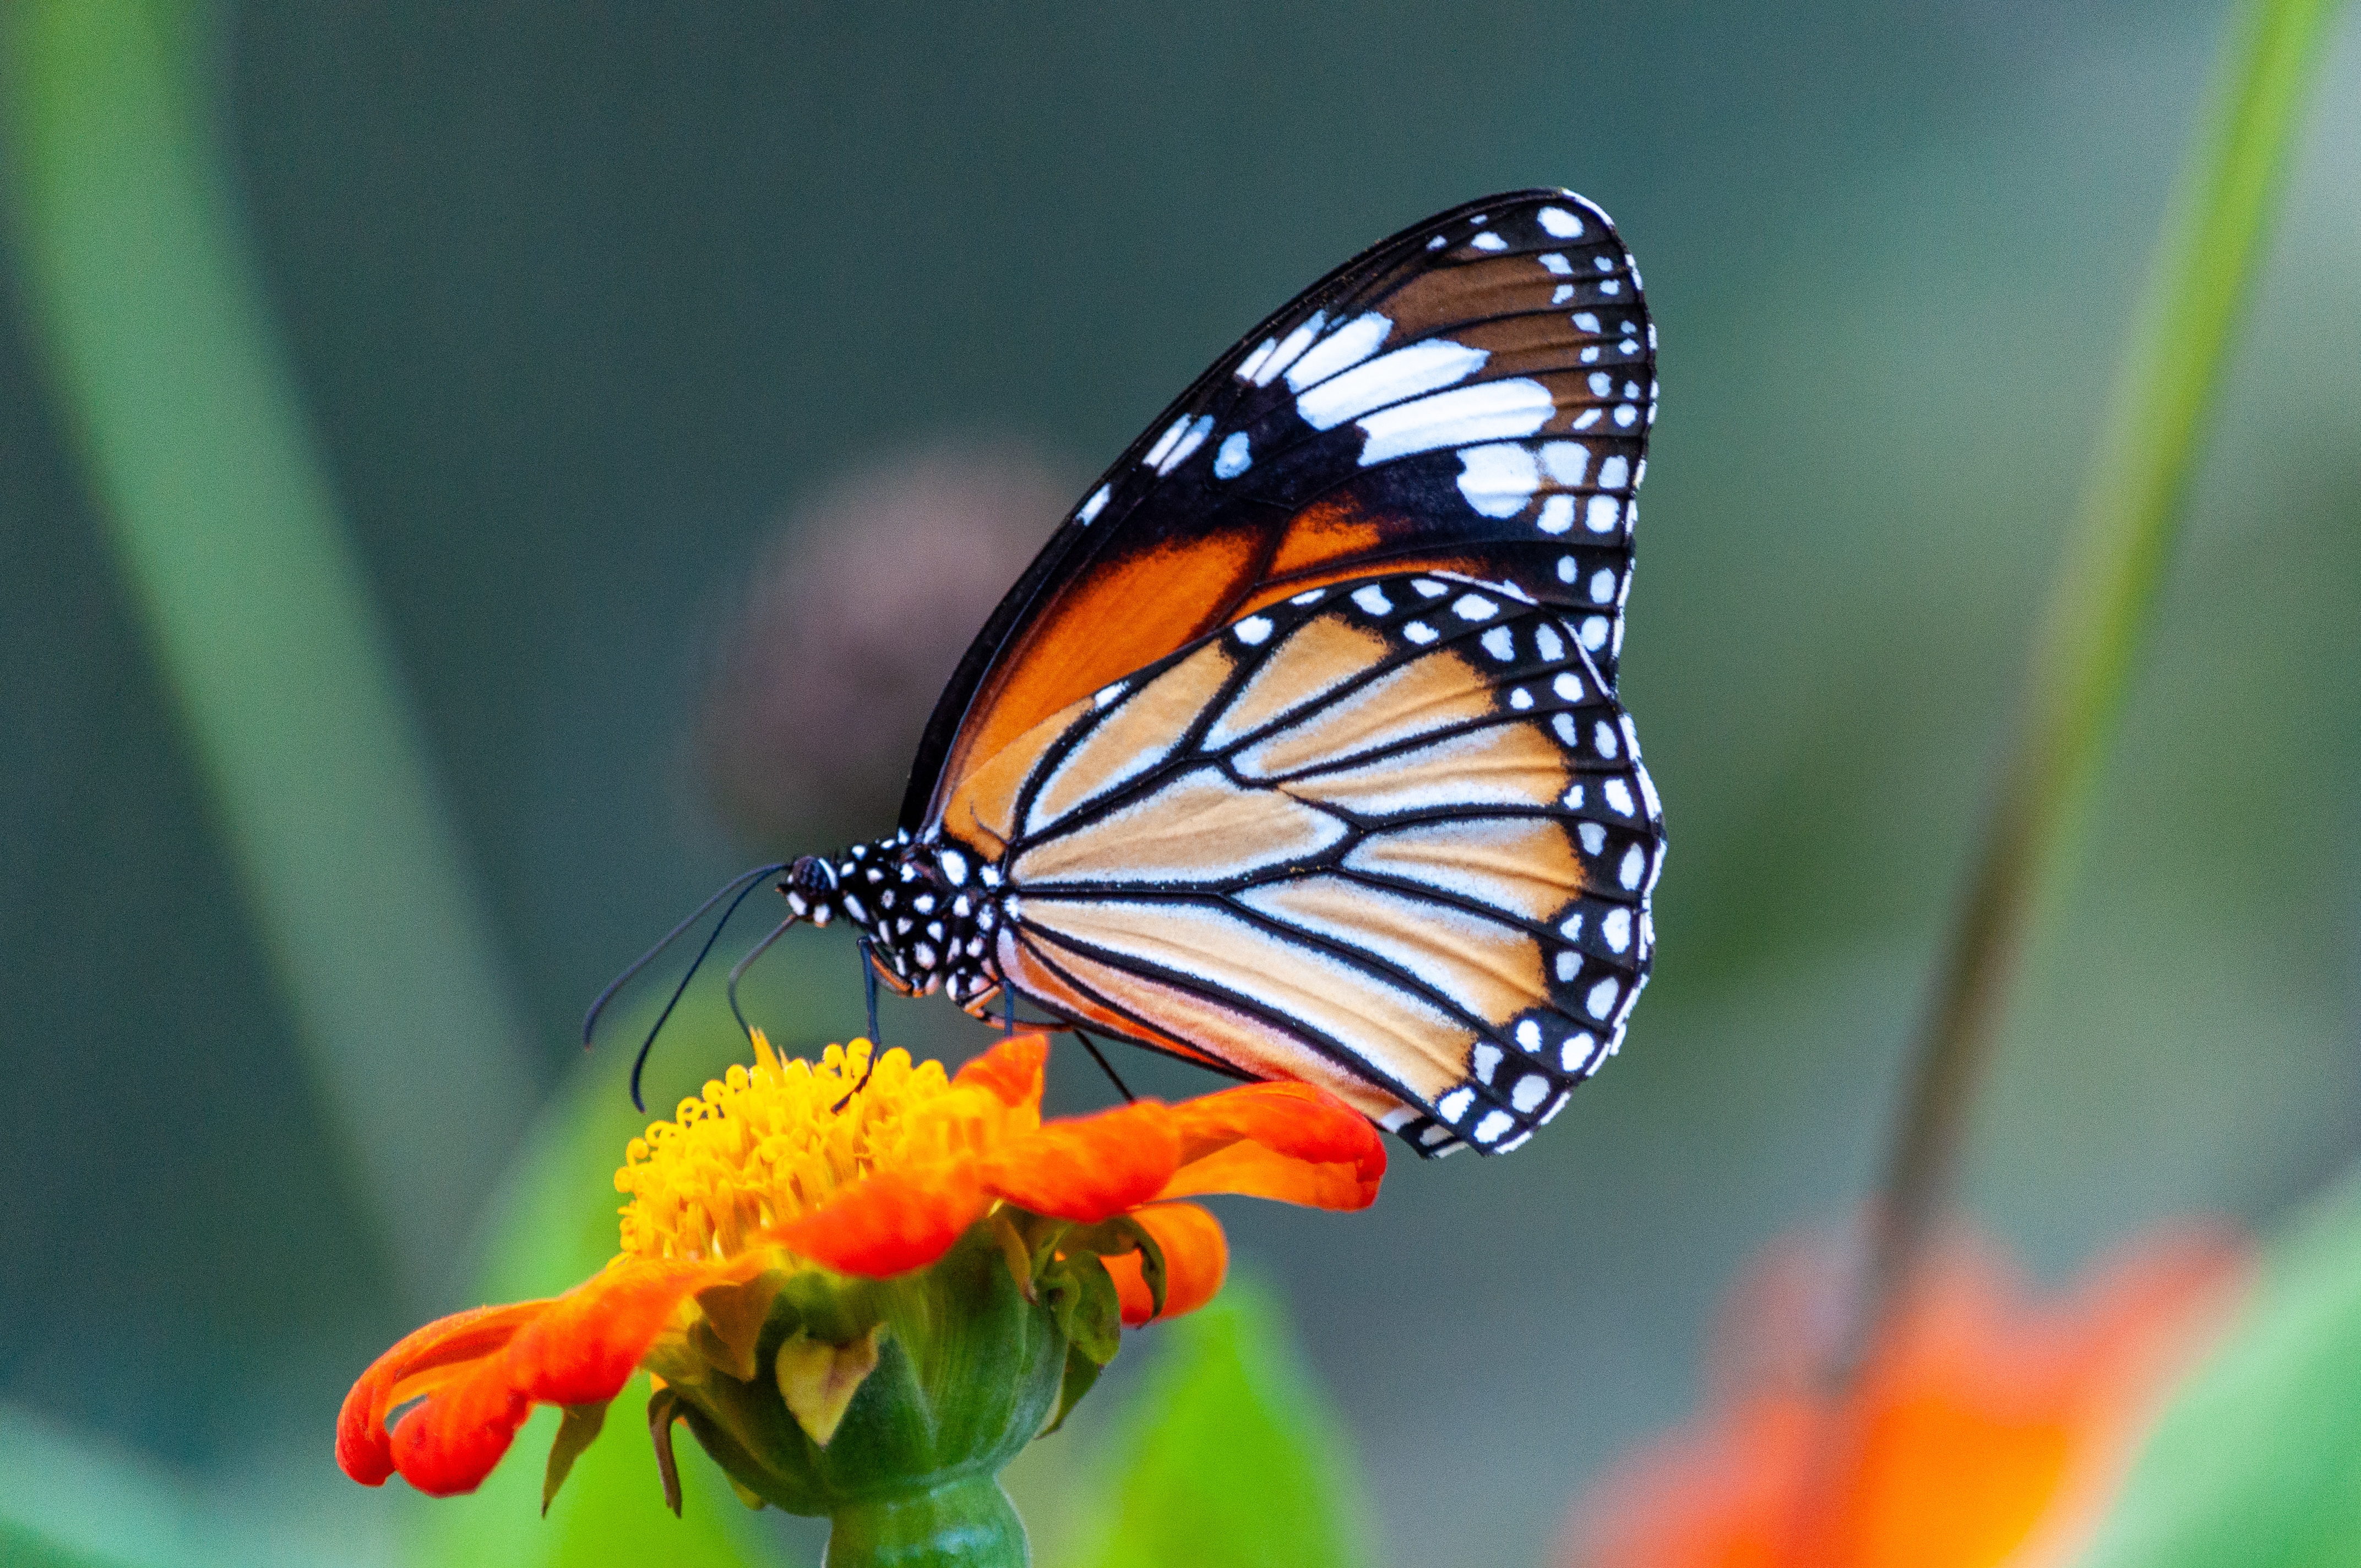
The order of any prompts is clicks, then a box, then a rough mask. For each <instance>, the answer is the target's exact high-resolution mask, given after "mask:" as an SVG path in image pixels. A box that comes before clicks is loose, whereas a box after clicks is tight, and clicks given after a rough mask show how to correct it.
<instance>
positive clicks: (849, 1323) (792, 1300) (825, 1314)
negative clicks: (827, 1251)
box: [770, 1268, 885, 1344]
mask: <svg viewBox="0 0 2361 1568" xmlns="http://www.w3.org/2000/svg"><path fill="white" fill-rule="evenodd" d="M879 1283H880V1282H879V1281H877V1280H873V1279H859V1278H854V1277H849V1276H846V1275H841V1274H830V1273H829V1272H828V1271H827V1270H826V1269H821V1268H803V1269H798V1270H797V1271H796V1273H794V1274H793V1275H791V1276H789V1277H788V1278H787V1281H786V1283H785V1285H783V1286H781V1287H780V1288H779V1296H778V1300H777V1302H776V1303H774V1306H773V1308H772V1312H771V1320H770V1327H771V1328H772V1329H773V1330H774V1331H775V1330H776V1329H778V1328H779V1327H781V1326H783V1325H784V1326H785V1328H786V1330H787V1332H789V1333H793V1332H795V1330H796V1329H797V1328H800V1329H802V1330H803V1332H806V1333H807V1334H809V1335H811V1337H812V1338H814V1339H816V1340H825V1341H827V1342H828V1343H829V1344H851V1343H852V1342H853V1341H854V1340H857V1339H860V1338H862V1337H863V1336H865V1335H866V1334H867V1333H868V1332H869V1331H870V1330H872V1329H873V1328H875V1327H876V1326H877V1325H878V1324H879V1323H880V1322H882V1321H884V1317H885V1299H884V1292H883V1291H882V1290H880V1289H879V1288H878V1287H879ZM782 1307H784V1308H785V1312H782V1311H781V1310H780V1309H781V1308H782ZM789 1314H792V1316H791V1317H790V1316H789Z"/></svg>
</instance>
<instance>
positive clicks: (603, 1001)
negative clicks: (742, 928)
mask: <svg viewBox="0 0 2361 1568" xmlns="http://www.w3.org/2000/svg"><path fill="white" fill-rule="evenodd" d="M786 869H787V868H786V865H785V862H784V861H782V862H781V863H780V864H778V865H775V866H756V867H755V868H754V869H753V870H752V871H751V872H739V873H738V874H737V875H736V876H734V877H731V878H730V880H729V881H728V882H726V883H722V884H721V891H720V892H719V893H717V894H714V895H713V896H712V897H710V898H708V899H707V900H706V901H705V902H704V903H702V904H700V905H697V907H696V908H695V909H692V910H690V911H689V912H688V915H687V916H686V917H685V918H684V919H683V920H682V921H681V923H680V924H679V925H677V926H675V927H673V928H672V929H671V930H669V931H667V932H665V933H664V939H663V940H661V941H659V942H658V943H657V944H656V945H655V946H654V947H653V948H649V949H648V950H647V951H646V952H644V953H642V954H641V955H640V956H639V957H638V958H636V959H632V960H631V967H630V968H628V969H626V970H624V971H623V972H622V973H620V974H619V975H617V976H616V977H615V978H614V979H613V980H610V981H608V982H607V989H606V990H604V991H602V992H599V993H598V1001H596V1002H593V1003H591V1004H590V1011H589V1012H588V1013H586V1014H583V1015H582V1048H583V1049H584V1050H586V1051H587V1050H588V1049H589V1048H590V1037H591V1036H593V1035H594V1034H596V1033H597V1032H598V1017H599V1014H603V1013H604V1012H606V1011H607V1003H609V1002H612V1001H614V1000H615V993H616V992H619V991H620V990H622V989H623V987H625V986H627V985H629V984H631V981H632V979H633V977H635V976H636V975H638V973H639V972H640V971H641V970H643V969H645V968H647V967H648V966H649V965H650V964H652V963H653V962H655V961H656V959H660V958H662V957H663V956H664V949H665V948H669V947H671V946H672V945H673V944H674V943H675V942H677V941H679V940H680V936H681V933H682V932H684V931H686V930H687V929H688V928H689V927H691V926H694V925H696V924H697V922H698V921H699V920H702V919H703V918H705V914H706V911H708V910H709V909H711V908H712V907H713V906H714V905H717V904H719V903H720V902H721V901H722V900H723V899H725V898H727V897H729V896H730V894H733V893H737V892H738V891H739V889H740V888H741V885H742V884H744V883H750V882H760V881H761V880H762V879H763V878H764V877H766V876H769V875H770V874H771V873H772V872H783V871H785V870H786ZM732 907H733V908H734V907H735V905H732Z"/></svg>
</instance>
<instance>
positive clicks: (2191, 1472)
mask: <svg viewBox="0 0 2361 1568" xmlns="http://www.w3.org/2000/svg"><path fill="white" fill-rule="evenodd" d="M2223 1563H2236V1564H2239V1565H2240V1568H2320V1565H2322V1564H2330V1563H2361V1177H2356V1178H2354V1179H2348V1180H2347V1181H2346V1182H2345V1184H2344V1185H2343V1186H2342V1187H2341V1188H2340V1189H2339V1190H2337V1191H2336V1192H2335V1193H2334V1195H2333V1196H2331V1197H2329V1198H2328V1199H2326V1200H2324V1201H2322V1202H2321V1203H2319V1204H2318V1205H2316V1206H2315V1207H2314V1208H2313V1210H2312V1212H2310V1213H2309V1214H2307V1215H2306V1216H2305V1217H2304V1218H2303V1219H2302V1220H2301V1222H2300V1223H2298V1224H2296V1225H2295V1226H2294V1227H2293V1228H2292V1229H2290V1231H2289V1232H2288V1233H2287V1234H2284V1235H2283V1236H2282V1237H2281V1238H2280V1239H2279V1241H2278V1243H2277V1244H2276V1245H2273V1246H2272V1248H2271V1249H2270V1252H2269V1254H2268V1257H2267V1259H2266V1263H2265V1266H2264V1271H2263V1277H2262V1278H2261V1280H2260V1281H2259V1283H2258V1284H2257V1288H2256V1292H2255V1296H2254V1299H2252V1300H2251V1301H2250V1302H2249V1303H2248V1305H2247V1308H2246V1311H2245V1313H2244V1314H2243V1315H2242V1317H2241V1319H2240V1321H2239V1323H2238V1325H2237V1327H2236V1328H2235V1330H2234V1331H2233V1332H2232V1333H2231V1335H2230V1338H2229V1340H2228V1342H2227V1343H2224V1345H2223V1346H2222V1347H2221V1348H2220V1349H2219V1350H2218V1351H2217V1352H2216V1353H2215V1354H2214V1355H2213V1358H2212V1359H2211V1360H2210V1361H2208V1362H2207V1363H2206V1364H2205V1365H2204V1366H2203V1367H2202V1368H2201V1369H2200V1370H2199V1372H2198V1373H2197V1375H2196V1376H2194V1377H2193V1378H2191V1380H2190V1381H2189V1382H2188V1383H2187V1384H2186V1385H2184V1386H2183V1387H2181V1389H2180V1392H2179V1393H2178V1395H2177V1396H2176V1397H2175V1398H2174V1399H2173V1401H2172V1404H2171V1405H2170V1407H2169V1409H2167V1410H2166V1412H2165V1415H2164V1418H2163V1420H2162V1421H2161V1422H2160V1423H2159V1424H2158V1427H2157V1429H2156V1431H2155V1432H2154V1433H2153V1434H2152V1435H2151V1436H2150V1438H2149V1440H2148V1442H2147V1447H2146V1448H2145V1450H2144V1451H2143V1452H2142V1453H2141V1454H2140V1457H2139V1460H2138V1462H2137V1464H2136V1466H2135V1467H2134V1469H2133V1472H2132V1475H2131V1478H2130V1480H2129V1481H2128V1482H2127V1483H2126V1484H2125V1488H2124V1492H2123V1495H2122V1497H2120V1498H2119V1499H2118V1501H2117V1502H2116V1505H2115V1507H2114V1510H2113V1511H2112V1512H2111V1513H2110V1514H2109V1516H2108V1518H2107V1519H2106V1521H2105V1523H2104V1524H2103V1526H2102V1527H2101V1529H2100V1533H2099V1538H2098V1540H2097V1541H2096V1543H2095V1544H2094V1546H2093V1547H2092V1550H2091V1551H2090V1552H2088V1553H2086V1554H2085V1555H2084V1557H2083V1558H2082V1560H2081V1568H2134V1565H2135V1564H2136V1565H2137V1568H2177V1565H2180V1564H2187V1565H2189V1568H2198V1565H2200V1564H2202V1565H2203V1568H2217V1565H2219V1564H2223Z"/></svg>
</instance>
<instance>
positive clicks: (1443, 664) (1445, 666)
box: [1237, 653, 1494, 779]
mask: <svg viewBox="0 0 2361 1568" xmlns="http://www.w3.org/2000/svg"><path fill="white" fill-rule="evenodd" d="M1493 712H1494V707H1493V697H1492V691H1491V687H1490V685H1489V684H1488V683H1487V682H1484V681H1482V680H1480V679H1479V678H1478V677H1477V673H1476V671H1475V670H1474V669H1473V668H1472V667H1470V666H1469V665H1468V663H1466V660H1464V659H1461V658H1459V657H1458V656H1457V655H1455V654H1449V653H1444V654H1437V655H1434V656H1433V657H1430V658H1425V659H1414V660H1412V661H1411V662H1410V663H1406V664H1402V665H1400V666H1398V667H1397V668H1395V669H1394V670H1392V671H1390V672H1389V673H1388V674H1383V675H1380V676H1378V678H1377V679H1376V680H1374V681H1371V682H1370V683H1369V684H1368V685H1365V686H1362V687H1361V688H1360V689H1359V690H1357V691H1355V692H1353V693H1351V694H1350V695H1349V696H1345V697H1343V698H1341V699H1340V700H1338V701H1335V702H1333V703H1329V704H1326V705H1325V706H1323V707H1320V708H1319V709H1318V710H1316V711H1315V712H1313V713H1312V714H1311V715H1310V716H1308V717H1306V718H1302V719H1301V720H1299V721H1298V722H1296V723H1294V724H1291V725H1290V726H1288V727H1287V728H1286V729H1282V730H1280V731H1279V732H1278V733H1277V734H1275V735H1270V736H1267V737H1265V738H1264V739H1263V740H1257V741H1256V742H1255V743H1254V744H1253V745H1251V746H1248V747H1246V749H1245V750H1244V751H1240V752H1239V753H1238V754H1237V767H1238V771H1239V772H1240V773H1245V774H1246V775H1247V776H1248V777H1251V778H1264V779H1268V778H1278V777H1281V776H1283V775H1285V774H1289V773H1296V772H1299V771H1300V770H1301V769H1304V768H1310V767H1316V766H1319V765H1321V764H1323V763H1326V762H1337V761H1340V760H1342V759H1345V758H1349V757H1355V756H1358V755H1360V754H1361V753H1363V752H1366V751H1378V750H1379V749H1380V748H1383V747H1387V746H1397V745H1400V744H1401V743H1403V742H1404V741H1408V740H1416V739H1418V737H1420V736H1422V735H1429V734H1432V733H1433V732H1434V731H1435V730H1437V729H1447V728H1449V727H1450V726H1452V725H1455V724H1466V723H1471V722H1474V721H1475V720H1477V719H1482V718H1490V717H1491V716H1492V714H1493Z"/></svg>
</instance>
